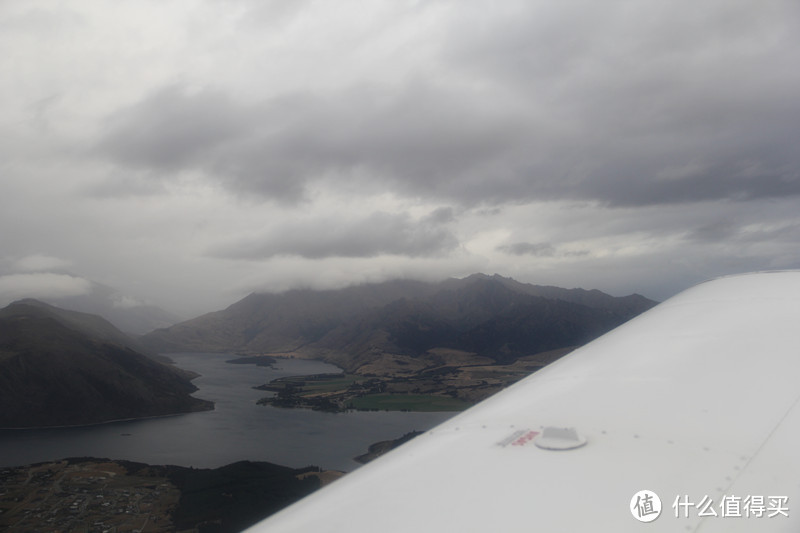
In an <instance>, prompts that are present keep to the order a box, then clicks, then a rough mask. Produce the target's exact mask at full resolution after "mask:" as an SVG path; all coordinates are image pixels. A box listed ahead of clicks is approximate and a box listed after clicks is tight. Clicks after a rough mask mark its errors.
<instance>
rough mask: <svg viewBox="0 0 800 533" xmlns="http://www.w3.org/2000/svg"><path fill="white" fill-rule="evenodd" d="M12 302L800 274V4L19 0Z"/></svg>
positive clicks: (5, 123) (0, 62)
mask: <svg viewBox="0 0 800 533" xmlns="http://www.w3.org/2000/svg"><path fill="white" fill-rule="evenodd" d="M0 47H2V50H3V54H0V187H2V194H0V217H2V227H3V232H2V234H0V300H3V301H7V300H8V299H9V298H11V296H14V297H16V296H18V295H20V294H21V293H23V292H25V291H31V294H34V293H35V294H36V295H41V294H43V293H47V292H48V291H53V292H54V293H59V294H62V293H64V294H66V293H71V292H76V291H78V292H79V291H81V290H84V289H85V287H86V286H87V284H86V283H85V280H86V279H91V280H95V281H98V282H101V283H104V284H107V285H110V286H113V287H116V288H117V289H119V290H120V291H122V292H124V293H126V294H129V295H131V296H132V297H134V298H136V299H137V300H142V301H148V302H152V303H155V304H158V305H161V306H163V307H165V308H167V309H169V310H174V311H177V312H180V313H183V314H184V315H187V316H190V315H193V314H197V313H200V312H204V311H209V310H214V309H218V308H221V307H224V306H226V305H228V304H230V303H231V302H232V301H235V300H236V299H238V298H240V297H242V296H244V295H245V294H247V293H248V292H250V291H252V290H281V289H286V288H289V287H293V286H313V287H338V286H342V285H346V284H348V283H354V282H363V281H380V280H383V279H387V278H392V277H397V276H405V277H415V278H422V279H438V278H443V277H447V276H463V275H467V274H469V273H472V272H476V271H483V272H488V273H494V272H498V273H500V274H503V275H507V276H512V277H515V278H516V279H519V280H521V281H526V282H532V283H546V284H555V285H561V286H566V287H573V286H582V287H587V288H599V289H601V290H605V291H608V292H611V293H613V294H627V293H630V292H633V291H638V292H641V293H643V294H645V295H647V296H650V297H652V298H658V299H661V298H665V297H667V296H669V295H671V294H673V293H674V292H676V291H678V290H680V289H683V288H685V287H687V286H689V285H691V284H693V283H695V282H698V281H701V280H703V279H706V278H708V277H713V276H717V275H723V274H728V273H733V272H741V271H746V270H756V269H775V268H800V247H799V246H798V245H799V244H800V214H798V213H800V209H798V208H799V207H800V150H798V149H797V148H796V146H797V144H798V140H800V99H799V98H798V96H797V95H798V94H800V70H799V69H798V68H797V61H798V50H800V4H798V3H797V2H795V1H794V0H774V1H773V0H770V1H768V2H752V1H749V0H748V1H744V0H700V1H697V0H691V1H690V0H670V1H666V0H664V1H661V0H658V1H655V2H638V1H632V0H609V1H607V2H596V1H594V0H567V1H554V0H547V1H545V0H534V1H530V0H525V1H522V0H520V1H505V2H501V3H497V2H494V3H493V2H486V1H478V0H450V1H446V0H442V1H437V0H429V1H425V2H417V1H405V2H403V1H392V2H382V1H376V2H350V1H347V0H345V1H342V2H322V1H312V0H309V1H306V2H281V1H271V2H265V1H256V0H234V1H230V2H221V1H218V0H206V1H201V0H196V1H188V0H187V1H182V2H156V1H120V2H113V3H108V2H101V1H99V0H97V1H92V0H86V1H82V2H73V3H60V4H54V3H52V2H49V1H26V2H0Z"/></svg>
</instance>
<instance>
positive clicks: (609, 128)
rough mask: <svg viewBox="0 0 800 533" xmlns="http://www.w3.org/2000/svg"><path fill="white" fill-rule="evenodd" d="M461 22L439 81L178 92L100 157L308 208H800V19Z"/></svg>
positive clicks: (746, 14)
mask: <svg viewBox="0 0 800 533" xmlns="http://www.w3.org/2000/svg"><path fill="white" fill-rule="evenodd" d="M559 5H560V4H559ZM464 6H465V7H461V5H459V9H458V10H456V11H455V13H457V16H454V17H453V19H452V20H451V21H450V26H451V28H453V30H452V31H451V32H449V33H448V34H447V35H448V37H447V39H445V44H444V45H443V48H442V49H441V55H440V57H439V59H440V60H441V61H442V64H441V70H442V72H443V74H442V78H441V79H437V78H436V77H432V78H430V79H429V78H423V77H417V78H415V79H406V80H404V81H402V82H398V83H395V84H383V85H381V84H368V83H365V82H364V81H363V80H358V81H353V82H352V84H351V85H350V86H349V87H347V88H345V89H339V90H331V91H327V92H322V91H318V92H315V91H314V89H313V87H307V88H305V89H304V90H298V91H296V92H292V93H285V94H283V95H278V96H270V97H268V98H265V99H264V100H263V101H260V102H250V103H243V102H237V101H236V100H234V99H233V98H232V97H230V96H227V95H225V94H224V93H222V92H215V91H195V92H192V91H189V90H186V89H185V88H181V87H178V86H170V87H167V88H165V89H162V90H159V91H157V92H155V93H153V94H151V95H149V96H147V97H145V98H144V99H143V100H142V101H141V102H140V103H138V104H136V105H134V106H132V107H131V108H129V109H128V110H125V111H121V112H120V113H118V114H117V115H115V116H114V117H112V119H110V120H109V126H108V129H107V131H106V136H105V139H104V140H103V141H102V142H101V143H100V144H99V150H100V152H101V153H104V154H105V155H107V156H108V157H110V158H112V159H113V160H115V161H116V162H118V163H119V164H121V165H128V166H135V167H138V168H148V169H153V170H157V171H160V172H159V175H162V176H163V175H164V174H165V173H170V172H175V171H177V170H180V169H185V168H195V169H200V170H202V171H203V172H204V173H205V174H207V175H208V176H209V177H210V178H212V179H215V180H217V181H218V182H220V183H222V184H224V185H225V186H226V187H228V188H229V189H230V190H231V191H233V192H235V193H237V194H240V195H245V196H256V197H263V198H273V199H277V200H284V201H293V202H296V201H298V200H300V199H301V198H303V197H304V195H305V194H306V192H307V189H308V186H309V185H311V184H314V183H316V182H319V181H321V180H326V181H327V182H329V183H334V184H335V183H341V184H347V185H348V186H350V187H355V188H356V189H359V190H366V191H368V190H391V191H393V192H396V193H398V194H401V195H404V196H407V197H414V198H418V197H424V198H429V199H439V200H445V201H449V202H457V203H460V204H463V205H475V204H502V203H506V202H529V201H536V200H553V199H556V200H558V199H581V200H594V201H599V202H601V203H603V204H606V205H612V206H636V205H657V204H679V203H691V202H704V201H713V200H732V201H747V200H752V199H761V198H775V197H786V196H796V195H798V194H800V151H798V150H797V149H796V146H795V145H796V139H798V138H800V105H798V103H797V102H798V100H797V97H796V94H798V92H800V77H798V76H797V74H796V71H797V69H796V65H795V63H796V53H795V52H794V50H796V49H797V47H798V46H800V42H798V41H800V37H798V36H800V23H798V21H800V17H798V10H797V7H796V6H795V5H793V4H792V3H790V2H785V1H783V2H781V1H776V2H775V3H770V4H769V5H762V4H758V5H755V4H752V3H750V2H739V1H733V2H710V4H709V5H706V4H701V5H696V4H689V3H686V4H683V3H680V2H678V5H676V6H673V7H671V8H670V9H667V8H666V7H664V6H660V7H652V6H649V5H646V4H632V3H625V2H621V3H612V4H608V5H606V4H602V5H601V4H599V3H597V2H568V3H566V4H564V5H563V6H561V7H559V8H558V9H556V8H554V7H553V6H552V5H550V4H548V3H526V2H510V3H508V4H504V5H503V7H501V8H498V9H497V10H496V11H493V12H492V17H486V16H485V12H484V8H485V6H483V5H482V4H475V3H469V2H467V3H465V4H464ZM470 6H476V8H475V9H472V7H470ZM456 29H457V30H458V31H456ZM475 87H480V90H478V89H475ZM165 179H169V178H168V177H167V178H165Z"/></svg>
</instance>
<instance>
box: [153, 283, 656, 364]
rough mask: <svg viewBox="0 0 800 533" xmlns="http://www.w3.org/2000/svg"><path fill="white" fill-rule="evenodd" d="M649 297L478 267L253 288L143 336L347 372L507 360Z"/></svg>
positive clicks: (593, 331)
mask: <svg viewBox="0 0 800 533" xmlns="http://www.w3.org/2000/svg"><path fill="white" fill-rule="evenodd" d="M653 305H655V302H653V301H651V300H648V299H647V298H644V297H642V296H639V295H631V296H626V297H622V298H618V297H613V296H609V295H607V294H604V293H602V292H600V291H596V290H591V291H589V290H583V289H561V288H558V287H542V286H536V285H529V284H524V283H519V282H517V281H514V280H513V279H510V278H503V277H501V276H497V275H495V276H486V275H483V274H476V275H473V276H470V277H468V278H464V279H450V280H446V281H444V282H440V283H423V282H415V281H393V282H387V283H380V284H371V285H361V286H355V287H349V288H346V289H341V290H336V291H311V290H295V291H288V292H285V293H281V294H251V295H249V296H247V297H246V298H244V299H243V300H241V301H239V302H237V303H235V304H233V305H232V306H230V307H229V308H227V309H225V310H223V311H219V312H215V313H210V314H207V315H204V316H201V317H199V318H196V319H194V320H190V321H187V322H183V323H181V324H177V325H175V326H172V327H171V328H167V329H161V330H156V331H154V332H152V333H150V334H148V335H146V336H144V337H143V338H142V341H143V343H144V344H145V345H146V346H148V347H150V348H151V349H153V350H157V351H162V352H169V351H202V350H206V351H237V352H246V353H275V352H293V353H296V354H299V355H303V356H313V357H320V358H323V359H325V360H328V361H330V362H333V363H335V364H337V365H339V366H341V367H343V368H345V369H347V370H349V371H354V370H356V369H358V368H360V367H362V366H364V365H367V364H369V363H371V362H373V361H375V360H376V359H378V358H380V357H383V356H385V355H386V354H391V355H399V356H404V357H420V356H423V355H424V354H427V353H429V352H430V351H431V350H434V349H441V348H445V349H448V350H456V351H460V352H464V353H469V354H477V355H480V356H483V357H488V358H490V359H492V360H494V361H495V362H499V363H509V362H512V361H514V360H516V359H517V358H519V357H521V356H525V355H531V354H534V353H539V352H543V351H547V350H553V349H557V348H563V347H566V346H575V345H579V344H583V343H585V342H588V341H589V340H591V339H593V338H595V337H597V336H599V335H601V334H602V333H605V332H606V331H608V330H610V329H612V328H614V327H616V326H617V325H619V324H621V323H622V322H625V321H626V320H628V319H630V318H632V317H633V316H636V315H637V314H639V313H641V312H643V311H645V310H647V309H649V308H650V307H652V306H653Z"/></svg>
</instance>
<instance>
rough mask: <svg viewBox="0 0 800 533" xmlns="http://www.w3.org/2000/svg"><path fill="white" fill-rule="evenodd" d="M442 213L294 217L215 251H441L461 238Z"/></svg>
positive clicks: (252, 254)
mask: <svg viewBox="0 0 800 533" xmlns="http://www.w3.org/2000/svg"><path fill="white" fill-rule="evenodd" d="M435 218H438V215H436V213H434V215H433V218H431V217H428V218H426V219H423V220H422V221H419V222H416V221H414V220H412V219H411V218H410V217H409V216H408V215H404V214H387V213H373V214H371V215H369V216H366V217H364V218H362V219H358V220H351V221H340V220H335V219H324V220H323V219H318V220H313V221H308V222H304V223H299V222H292V223H287V224H286V225H283V226H280V227H276V228H274V230H272V231H270V232H268V233H266V234H265V235H262V236H260V237H258V238H255V239H248V240H244V241H239V242H236V243H233V244H229V243H226V244H224V245H221V246H217V247H215V248H214V249H212V251H211V255H213V256H216V257H222V258H228V259H250V260H258V259H267V258H271V257H275V256H281V255H291V256H299V257H303V258H306V259H323V258H326V257H375V256H378V255H383V254H391V255H405V256H410V257H428V256H439V255H442V254H444V253H447V252H449V251H451V250H453V249H454V248H455V247H456V246H457V245H458V241H457V239H456V238H455V237H454V236H453V235H452V234H451V233H450V232H449V231H448V230H447V229H446V228H444V227H442V226H441V224H440V222H438V221H436V220H435Z"/></svg>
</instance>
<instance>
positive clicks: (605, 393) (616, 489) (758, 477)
mask: <svg viewBox="0 0 800 533" xmlns="http://www.w3.org/2000/svg"><path fill="white" fill-rule="evenodd" d="M798 400H800V272H797V271H784V272H769V273H756V274H747V275H741V276H732V277H725V278H720V279H717V280H714V281H710V282H706V283H703V284H701V285H698V286H696V287H694V288H692V289H689V290H687V291H685V292H683V293H681V294H679V295H678V296H675V297H673V298H671V299H669V300H668V301H666V302H664V303H662V304H660V305H658V306H656V307H655V308H653V309H652V310H650V311H648V312H646V313H644V314H642V315H640V316H639V317H637V318H635V319H633V320H631V321H630V322H628V323H626V324H624V325H622V326H620V327H619V328H617V329H615V330H614V331H612V332H610V333H608V334H606V335H604V336H602V337H600V338H599V339H597V340H595V341H594V342H591V343H590V344H588V345H586V346H584V347H582V348H580V349H578V350H576V351H574V352H572V353H571V354H569V355H567V356H566V357H564V358H562V359H560V360H559V361H556V362H555V363H553V364H551V365H549V366H547V367H546V368H544V369H542V370H541V371H539V372H536V373H535V374H533V375H531V376H530V377H528V378H526V379H524V380H523V381H520V382H519V383H517V384H516V385H514V386H512V387H509V388H508V389H506V390H504V391H502V392H500V393H499V394H497V395H495V396H493V397H491V398H489V399H487V400H486V401H484V402H482V403H480V404H478V405H476V406H475V407H473V408H471V409H469V410H467V411H465V412H464V413H462V414H460V415H458V416H456V417H454V418H452V419H450V420H449V421H447V422H445V423H444V424H442V425H440V426H438V427H436V428H434V429H432V430H431V431H428V432H427V433H425V434H423V435H421V436H419V437H417V438H416V439H414V440H412V441H411V442H409V443H407V444H405V445H403V446H401V447H399V448H397V449H396V450H394V451H393V452H390V453H389V454H387V455H385V456H383V457H381V458H380V459H378V460H376V461H374V462H372V463H370V464H369V465H366V466H364V467H362V468H359V469H358V470H356V471H355V472H353V473H351V474H348V475H347V476H345V477H344V478H342V479H341V480H339V481H336V482H335V483H333V484H332V485H329V486H328V487H326V488H324V489H322V490H320V491H318V492H316V493H315V494H312V495H311V496H309V497H308V498H306V499H304V500H301V501H300V502H298V503H296V504H294V505H293V506H291V507H289V508H287V509H285V510H283V511H281V512H279V513H277V514H276V515H273V516H272V517H271V518H269V519H267V520H265V521H264V522H261V523H259V524H257V525H255V526H253V528H251V529H250V530H248V531H250V532H251V533H257V532H270V533H272V532H290V531H291V532H311V531H313V532H322V531H333V532H336V531H341V532H348V533H349V532H369V533H375V532H387V531H396V532H410V531H437V530H438V531H457V532H517V531H519V532H523V531H524V532H533V531H565V532H576V531H614V532H619V531H643V532H645V531H646V532H656V531H658V532H666V531H668V532H680V531H688V532H694V531H701V532H703V533H707V532H723V531H724V532H739V531H748V532H751V531H759V532H765V531H786V532H790V531H791V532H797V531H800V406H798ZM659 501H660V505H659ZM659 508H660V512H657V511H659Z"/></svg>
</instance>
